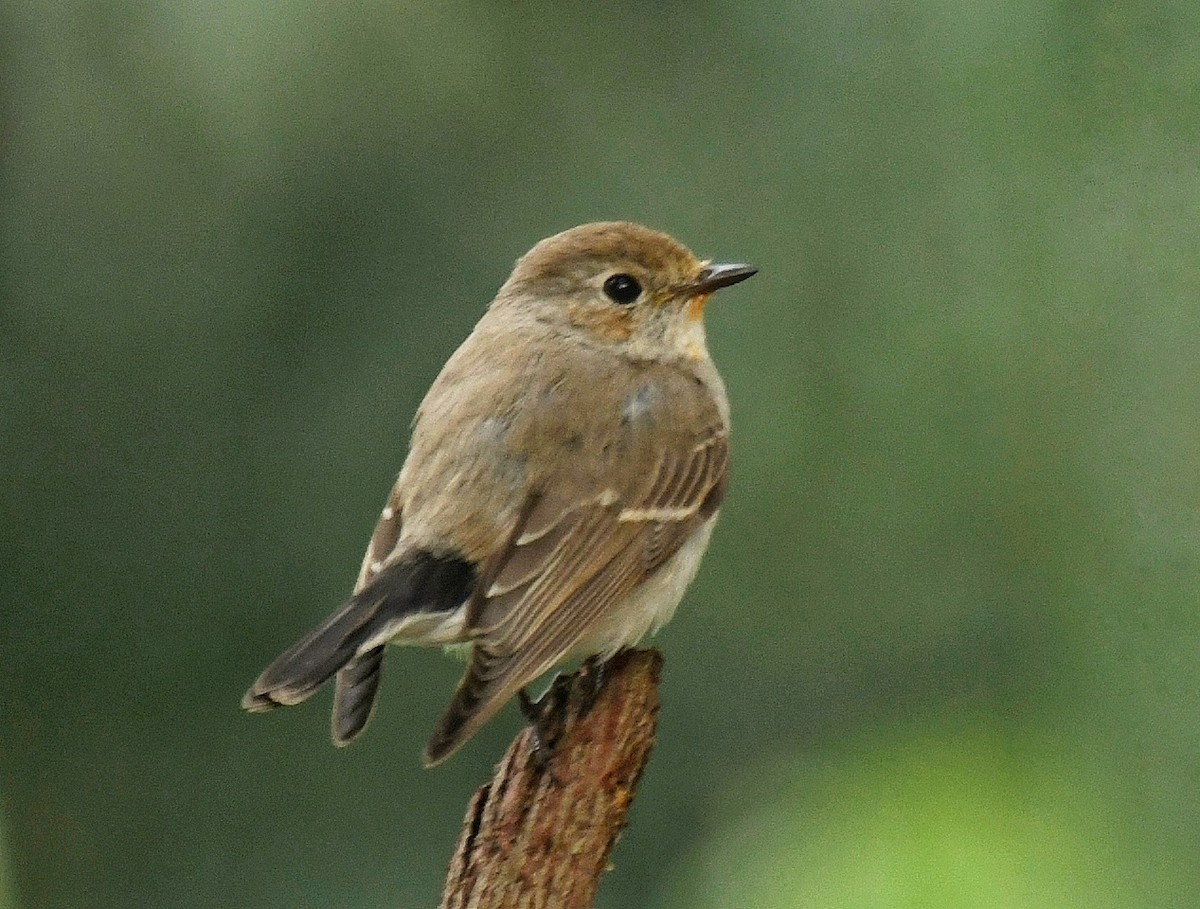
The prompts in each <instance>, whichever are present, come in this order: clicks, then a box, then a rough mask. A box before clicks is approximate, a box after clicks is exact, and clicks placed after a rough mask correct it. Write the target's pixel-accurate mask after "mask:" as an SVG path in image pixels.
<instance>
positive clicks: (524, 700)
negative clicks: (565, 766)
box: [517, 676, 567, 770]
mask: <svg viewBox="0 0 1200 909" xmlns="http://www.w3.org/2000/svg"><path fill="white" fill-rule="evenodd" d="M566 693H567V692H566V685H565V684H564V681H563V679H562V677H561V676H555V678H554V681H553V682H551V683H550V687H549V688H547V689H546V690H545V691H544V692H543V693H542V696H541V697H540V698H538V699H537V700H536V701H535V700H533V699H532V698H531V697H530V696H529V693H528V692H527V691H526V690H525V689H524V688H522V689H520V690H519V691H518V692H517V706H518V707H519V708H520V709H521V716H523V717H525V721H526V722H527V723H529V728H530V730H531V731H532V732H533V759H534V761H535V762H536V763H537V764H538V768H539V769H542V770H544V769H545V767H546V764H547V763H548V762H549V760H550V752H551V751H552V750H553V748H554V744H555V742H557V741H558V738H559V736H560V735H562V727H563V716H562V704H563V699H564V698H565V697H566Z"/></svg>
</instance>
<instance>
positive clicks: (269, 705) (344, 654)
mask: <svg viewBox="0 0 1200 909" xmlns="http://www.w3.org/2000/svg"><path fill="white" fill-rule="evenodd" d="M474 585H475V567H474V566H473V565H472V564H471V563H470V562H467V561H466V560H464V559H461V558H457V557H454V556H445V555H441V556H437V555H433V554H431V553H428V552H424V551H414V552H412V553H409V554H407V555H406V556H404V557H402V558H400V559H398V560H397V561H396V562H394V563H393V564H391V565H389V566H388V567H387V568H385V569H384V570H383V571H382V572H380V574H379V575H378V577H376V578H375V580H373V581H372V582H371V583H370V584H368V585H367V586H366V587H365V588H363V589H362V590H361V591H359V592H358V593H356V594H355V595H354V596H353V597H351V598H350V599H349V600H348V601H347V602H346V603H345V604H344V605H343V606H342V607H341V608H340V609H338V610H337V611H336V612H335V613H334V614H333V615H331V616H330V617H329V618H328V619H326V620H325V621H324V622H322V623H321V624H320V625H318V626H317V627H316V628H315V629H313V630H312V631H311V632H309V633H308V634H307V635H305V636H304V637H303V638H301V639H300V640H299V641H297V642H296V643H295V644H293V645H292V646H291V647H289V648H288V649H287V650H285V651H284V652H283V653H282V654H280V656H279V657H278V658H277V659H276V660H275V661H274V662H273V663H271V665H270V666H268V667H267V668H266V669H264V670H263V673H262V675H260V676H259V677H258V679H257V681H255V683H254V684H253V685H251V686H250V689H249V690H248V691H247V692H246V694H245V697H243V698H242V706H243V707H244V708H246V709H247V710H249V711H252V712H255V713H261V712H264V711H267V710H272V709H274V708H276V707H281V706H289V705H292V704H299V703H301V702H302V701H305V700H307V699H308V698H309V697H310V696H311V695H312V693H313V692H314V691H316V690H317V689H318V688H319V687H321V685H323V684H324V683H325V682H327V681H329V679H330V678H332V677H333V676H334V675H335V674H337V676H338V685H337V694H336V696H335V698H334V714H333V740H334V742H335V743H337V744H339V745H344V744H346V743H348V742H349V741H350V740H351V739H353V738H354V737H355V736H356V735H358V733H359V732H361V731H362V729H363V727H364V726H365V725H366V723H367V720H368V719H370V716H371V708H372V705H373V703H374V700H375V695H376V692H377V691H378V689H379V680H380V668H381V665H382V662H383V646H384V644H385V643H387V641H388V640H390V639H392V638H395V637H401V638H409V639H411V640H412V642H413V643H426V642H427V643H431V644H441V643H447V642H446V641H444V640H441V639H438V638H436V637H433V636H431V631H432V629H434V628H442V627H444V626H445V624H446V620H447V619H449V618H450V617H452V616H453V615H454V614H455V613H457V612H458V611H461V610H462V608H463V604H464V602H465V601H466V599H467V597H468V595H469V594H470V592H471V588H472V587H474Z"/></svg>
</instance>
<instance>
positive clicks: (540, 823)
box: [442, 650, 662, 909]
mask: <svg viewBox="0 0 1200 909" xmlns="http://www.w3.org/2000/svg"><path fill="white" fill-rule="evenodd" d="M661 674H662V656H661V655H660V654H659V653H658V651H656V650H627V651H624V652H622V653H620V654H618V655H617V656H616V657H614V658H613V659H612V660H610V661H609V662H608V663H607V664H605V665H604V667H603V668H602V670H601V671H600V672H599V678H598V677H597V670H596V669H595V668H594V667H593V666H591V665H590V664H585V665H584V667H583V668H581V669H580V670H579V671H578V672H576V673H575V674H573V675H571V676H567V677H565V678H564V677H559V678H557V679H555V681H554V684H553V685H552V686H551V688H550V690H549V691H548V692H547V693H546V695H545V696H544V697H543V699H542V701H540V702H539V710H541V711H542V719H541V721H540V723H539V727H540V728H541V729H542V730H543V732H542V736H543V738H544V739H548V740H549V741H546V742H545V743H544V744H543V746H542V748H541V749H540V750H539V747H538V743H537V736H536V735H535V734H534V731H533V729H532V728H529V727H526V728H525V729H524V730H522V731H521V732H520V734H518V735H517V737H516V739H514V740H513V743H512V745H510V746H509V748H508V752H507V753H506V754H505V755H504V758H503V759H502V760H501V761H500V763H499V765H497V767H496V773H495V776H493V777H492V781H491V782H490V783H485V784H484V785H483V786H481V787H480V789H479V791H478V792H476V793H475V797H474V798H473V799H472V800H471V804H470V806H469V807H468V808H467V816H466V819H465V820H464V821H463V830H462V834H461V835H460V837H459V841H458V847H457V848H456V849H455V851H454V857H453V858H452V859H451V861H450V871H449V873H448V874H447V877H446V889H445V891H444V893H443V895H442V909H516V907H522V909H524V907H539V909H540V907H545V909H588V907H590V906H591V905H592V903H593V901H594V899H595V897H596V888H597V886H598V885H599V883H600V875H601V873H603V872H604V871H605V870H606V868H607V867H608V857H609V854H610V853H611V852H612V848H613V844H614V843H615V842H616V840H617V835H618V834H619V833H620V832H621V828H623V827H624V826H625V822H626V817H627V816H628V814H629V808H630V805H632V804H633V796H634V792H635V790H636V789H637V784H638V780H639V779H640V778H641V775H642V770H643V769H644V768H645V766H646V762H647V760H649V758H650V749H651V748H652V747H653V745H654V731H655V727H656V725H657V721H658V680H659V677H660V676H661Z"/></svg>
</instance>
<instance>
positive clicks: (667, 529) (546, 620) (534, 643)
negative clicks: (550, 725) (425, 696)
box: [425, 420, 729, 764]
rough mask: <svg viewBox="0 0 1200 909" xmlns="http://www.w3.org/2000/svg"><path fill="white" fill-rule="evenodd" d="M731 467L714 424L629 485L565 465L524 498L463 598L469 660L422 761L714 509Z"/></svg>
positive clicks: (558, 650) (565, 650) (480, 718)
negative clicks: (507, 538)
mask: <svg viewBox="0 0 1200 909" xmlns="http://www.w3.org/2000/svg"><path fill="white" fill-rule="evenodd" d="M728 464H729V449H728V433H727V430H726V429H725V426H724V424H723V422H722V421H718V420H714V421H713V424H712V425H711V426H709V427H708V429H707V430H705V431H704V432H702V433H699V434H698V435H696V436H692V437H691V438H690V439H687V440H686V441H685V442H684V444H682V445H680V446H679V450H677V451H665V452H663V453H662V454H661V455H660V456H659V459H658V463H657V465H656V466H655V467H654V469H652V470H650V471H649V472H648V473H646V474H643V475H640V476H638V475H635V476H632V477H630V478H629V480H628V481H627V484H628V486H629V487H630V488H628V489H624V490H623V489H620V488H618V485H619V484H618V483H617V482H615V480H614V482H611V483H608V484H604V483H599V484H598V483H597V480H596V478H595V477H590V478H586V479H585V478H583V477H580V476H578V475H572V474H571V473H570V472H569V470H568V471H563V472H560V473H559V474H557V475H556V476H555V477H553V478H552V480H551V482H549V483H548V484H547V489H546V490H545V491H543V492H541V493H539V494H538V495H536V496H535V497H533V498H531V500H530V502H529V505H528V507H527V509H526V512H525V514H524V516H523V519H522V521H521V522H520V524H519V525H518V527H517V528H516V530H515V532H514V533H513V536H512V540H511V542H510V544H509V546H508V547H507V548H506V549H505V550H504V551H503V552H502V553H500V554H499V555H498V557H497V558H496V559H495V560H494V562H493V564H492V565H489V566H486V567H485V569H484V572H483V573H482V576H481V581H480V583H479V585H478V587H477V588H476V592H475V595H474V597H473V598H472V600H471V602H470V604H469V607H468V619H467V621H468V624H469V626H470V628H471V629H472V637H473V640H474V641H475V646H474V648H473V652H472V657H471V663H470V665H469V667H468V669H467V673H466V675H465V676H464V677H463V680H462V682H461V683H460V685H459V687H458V691H457V692H456V694H455V697H454V700H453V701H452V702H451V704H450V706H449V708H447V710H446V712H445V714H444V715H443V716H442V718H441V720H440V721H439V723H438V726H437V728H436V729H435V731H434V734H433V736H432V738H431V739H430V742H429V744H428V746H427V747H426V751H425V760H426V762H427V763H428V764H434V763H437V762H439V761H441V760H444V759H445V758H446V757H448V756H449V755H450V754H451V753H452V752H453V751H454V750H455V749H456V748H457V747H458V746H459V745H460V744H461V743H462V742H464V741H466V739H467V738H469V737H470V736H471V735H472V734H473V733H474V732H475V731H476V730H477V729H478V728H479V727H480V726H481V725H482V724H483V723H484V722H486V721H487V720H488V719H489V718H490V717H491V716H492V715H493V714H494V713H495V712H496V711H497V710H498V709H499V708H500V707H501V706H502V705H503V704H504V703H505V702H506V701H507V700H508V699H509V698H510V697H512V695H513V694H514V693H515V692H516V691H517V690H518V689H519V688H521V687H522V686H524V685H526V684H528V683H529V682H530V681H532V680H533V679H535V678H537V677H538V676H539V675H541V674H542V673H543V672H545V671H546V670H547V669H549V668H550V667H551V666H553V665H554V664H555V663H557V662H558V661H560V660H561V659H563V658H564V657H565V656H567V655H568V654H569V653H570V652H571V651H572V649H573V648H574V647H575V645H576V644H577V643H579V642H580V641H581V640H584V639H586V638H587V635H588V632H589V631H590V630H591V629H592V628H593V627H594V626H595V624H596V622H597V620H598V619H599V618H600V617H601V616H603V615H605V613H606V612H607V610H609V609H610V608H612V607H613V606H614V605H615V604H618V603H619V602H620V601H621V600H622V599H624V598H625V597H627V596H628V595H629V593H630V592H631V591H632V590H633V589H634V588H635V587H637V586H638V585H639V584H640V583H642V582H643V581H644V580H646V578H647V577H649V576H650V575H651V574H652V573H653V572H654V571H655V570H656V569H658V568H659V567H661V566H662V565H663V564H664V563H665V562H666V561H668V560H669V559H670V558H671V556H673V555H674V554H675V553H676V552H678V550H679V547H680V546H682V545H683V543H684V541H685V540H687V539H688V537H690V536H691V535H692V534H693V533H695V532H696V531H697V530H698V529H699V528H700V527H701V526H702V525H703V524H704V523H705V522H706V521H707V520H708V519H709V518H710V517H711V516H712V515H713V513H714V512H715V511H716V509H717V507H718V506H719V505H720V501H721V497H722V496H723V495H724V489H725V479H726V475H727V472H728ZM612 473H615V471H612ZM610 479H612V478H610ZM598 485H599V486H600V488H597V486H598Z"/></svg>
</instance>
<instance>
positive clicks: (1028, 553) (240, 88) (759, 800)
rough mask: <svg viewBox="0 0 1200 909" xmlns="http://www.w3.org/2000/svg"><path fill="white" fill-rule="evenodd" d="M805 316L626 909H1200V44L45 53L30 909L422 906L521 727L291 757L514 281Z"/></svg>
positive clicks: (145, 9) (20, 69)
mask: <svg viewBox="0 0 1200 909" xmlns="http://www.w3.org/2000/svg"><path fill="white" fill-rule="evenodd" d="M612 217H621V218H632V219H636V220H640V221H644V222H646V223H648V224H650V225H652V226H655V227H658V228H661V229H665V230H668V231H670V232H672V233H674V234H676V235H677V236H679V237H680V238H681V239H682V240H684V242H686V243H688V244H689V245H691V246H692V247H693V248H694V249H696V250H697V252H699V253H701V254H703V255H710V256H717V257H721V258H726V259H734V260H740V259H745V260H749V261H752V262H754V263H756V264H757V265H759V266H760V268H761V274H760V275H759V276H758V277H756V278H755V279H754V280H753V281H752V282H750V283H748V284H746V285H745V286H744V287H742V288H738V290H737V291H731V292H729V295H728V297H723V298H722V299H720V300H718V301H717V302H716V303H715V305H713V306H712V307H710V309H709V336H710V345H711V348H712V350H713V353H714V356H715V357H716V359H717V361H718V363H719V364H720V366H721V368H722V371H723V372H724V375H725V377H726V380H727V383H728V386H729V392H730V397H731V399H732V403H733V413H734V421H735V438H734V443H735V451H734V455H735V474H734V479H733V483H732V487H731V490H730V493H729V496H728V499H727V505H726V507H725V510H724V516H723V518H722V524H721V526H720V527H719V529H718V532H717V535H716V538H715V540H714V544H713V548H712V550H711V552H710V556H709V558H708V559H707V561H706V564H705V567H704V569H703V570H702V572H701V574H700V577H699V579H698V581H697V583H696V584H695V586H694V587H693V588H692V591H691V593H690V594H689V596H688V598H687V600H686V602H685V604H684V606H683V607H682V608H681V609H680V611H679V613H678V614H677V616H676V619H675V621H674V622H673V623H672V625H671V626H670V627H669V628H668V629H667V630H666V631H665V632H664V633H663V634H662V635H661V637H660V638H659V641H658V643H659V644H660V645H661V646H662V648H663V649H664V651H665V654H666V660H667V664H666V676H665V679H664V682H663V692H662V695H663V702H664V709H663V713H662V722H661V727H660V738H659V745H658V748H657V750H656V752H655V755H654V758H653V760H652V762H651V765H650V768H649V771H648V773H647V775H646V778H645V782H644V785H643V787H642V791H641V793H640V796H639V798H638V801H637V803H636V804H635V806H634V811H633V815H632V822H631V826H630V827H629V829H628V830H627V831H626V834H625V835H624V837H623V839H622V842H621V843H620V846H619V848H618V850H617V852H616V854H615V857H614V860H615V865H616V871H615V873H613V874H611V875H609V876H608V878H607V879H606V881H605V883H604V884H603V886H602V893H601V899H600V904H601V905H602V906H603V907H608V909H612V907H635V906H636V907H657V909H683V907H701V909H705V907H714V909H715V907H718V906H721V907H725V906H754V907H766V909H772V907H800V906H803V907H847V906H856V907H857V906H867V907H896V906H899V907H976V906H978V907H1021V909H1023V907H1073V906H1081V907H1085V906H1086V907H1155V909H1158V907H1185V906H1197V905H1200V896H1198V894H1200V862H1197V856H1198V855H1200V696H1198V690H1200V685H1198V677H1200V613H1198V610H1197V608H1196V606H1197V593H1198V591H1200V6H1198V5H1197V4H1195V3H1194V2H1190V0H1188V2H1183V0H1179V2H1150V3H1141V4H1134V3H1122V2H1105V0H1100V2H1093V3H1082V2H1075V3H1072V2H1059V3H1046V2H1034V0H1013V2H965V3H953V2H947V0H906V2H904V0H902V2H896V3H867V4H844V3H838V2H830V0H816V2H812V3H804V4H801V3H791V4H772V3H766V2H761V0H754V2H746V3H717V2H709V3H697V4H689V3H682V2H677V3H666V4H650V3H632V2H626V3H617V4H604V5H602V6H601V5H597V4H582V3H557V4H555V3H539V4H529V5H521V4H511V3H483V2H460V0H436V2H435V0H414V2H407V3H365V4H343V3H336V2H332V0H324V2H321V0H291V2H282V3H280V2H270V3H269V2H264V0H217V2H211V3H202V4H184V3H172V2H166V0H158V2H150V0H144V2H121V3H115V2H112V3H106V2H86V3H71V2H65V0H37V2H34V0H25V2H14V0H8V2H5V3H3V5H0V470H2V474H3V475H2V480H0V520H2V521H3V533H2V534H0V610H2V613H0V614H2V616H3V626H2V627H3V634H2V635H0V808H2V811H3V818H2V821H0V853H2V854H0V907H3V909H9V907H21V909H32V907H75V906H79V907H83V906H86V907H94V906H172V907H210V906H214V905H218V906H236V907H285V906H286V907H354V909H365V907H410V906H411V907H417V906H430V905H432V904H434V903H435V902H436V899H437V896H438V893H439V891H440V884H441V879H442V875H443V873H444V869H445V866H446V863H447V861H448V858H449V855H450V851H451V848H452V846H453V843H454V839H455V835H456V832H457V828H458V825H459V823H460V820H461V818H462V815H463V812H464V810H465V806H466V803H467V800H468V798H469V796H470V794H471V793H472V791H473V790H474V788H475V787H476V785H478V784H479V783H480V782H481V781H482V780H483V779H485V778H486V777H487V776H488V774H489V772H490V768H491V767H492V764H493V762H494V761H495V760H496V759H497V758H498V756H499V755H500V754H501V752H502V749H503V748H504V746H505V744H506V743H507V741H508V740H509V738H510V737H511V735H512V733H513V731H514V730H515V729H516V728H517V726H518V724H519V719H518V717H517V716H516V712H515V711H514V710H512V709H507V710H506V711H505V713H503V714H502V715H501V716H500V717H499V718H498V719H497V720H496V721H494V722H493V723H492V724H491V725H490V726H489V727H488V728H487V730H486V731H485V732H484V733H483V734H482V735H480V736H479V737H478V739H476V740H474V741H473V742H472V743H471V744H470V746H469V747H468V748H466V749H465V750H464V751H463V752H462V753H460V754H459V755H457V756H456V757H455V759H454V760H453V761H451V762H450V763H449V764H448V765H445V766H444V767H441V768H439V769H437V770H436V771H432V772H427V771H424V770H422V769H421V766H420V761H419V758H418V753H419V750H420V747H421V745H422V744H423V742H424V740H425V738H426V736H427V734H428V732H429V730H430V728H431V726H432V723H433V721H434V719H435V718H436V716H437V714H438V712H439V710H440V709H441V707H442V706H443V704H444V703H445V701H446V700H447V698H448V696H449V694H450V692H451V690H452V688H453V686H454V683H455V681H456V678H457V675H458V672H459V666H457V665H455V664H454V663H453V662H451V661H448V660H445V659H444V658H443V657H442V656H441V655H440V654H438V653H433V652H406V653H399V654H397V655H395V656H394V657H393V658H392V659H391V660H390V661H389V665H388V672H387V676H388V677H387V680H386V682H385V684H384V689H385V690H384V696H383V698H382V705H381V708H380V710H379V712H378V715H377V716H376V719H375V722H374V724H373V726H372V728H371V729H370V731H369V733H368V734H367V735H366V736H365V737H364V738H363V740H362V741H361V742H359V743H358V744H356V746H355V747H353V748H350V749H347V750H345V751H337V750H335V749H333V748H332V747H330V745H329V742H328V733H327V723H328V718H327V704H328V699H327V696H325V697H318V698H316V699H315V703H312V704H310V705H308V706H307V707H306V708H305V709H297V710H293V711H285V712H282V713H279V714H276V715H272V716H270V717H265V718H264V717H250V716H247V715H244V714H243V713H242V712H241V711H240V710H239V709H238V700H239V698H240V697H241V694H242V691H243V690H244V688H245V686H246V685H247V684H248V683H249V682H250V681H251V680H252V679H253V678H254V676H255V675H256V674H257V673H258V671H259V670H260V669H261V668H262V666H263V665H264V664H265V662H266V661H267V660H268V659H269V658H271V657H272V656H274V655H275V654H276V653H277V652H278V651H279V650H280V649H281V648H282V647H283V646H285V645H286V644H288V643H290V642H291V641H292V640H293V638H294V637H295V636H296V635H297V634H299V633H300V632H301V631H303V630H306V629H307V627H308V626H310V625H311V624H312V623H313V622H314V621H315V620H316V619H318V618H319V617H321V616H323V615H324V614H325V613H326V612H327V611H328V610H329V609H330V608H331V606H332V605H333V604H335V603H336V602H337V601H338V599H339V598H340V597H341V596H343V595H344V594H345V592H346V591H347V589H348V588H349V586H350V584H351V583H352V580H353V578H354V575H355V573H356V571H357V567H358V562H359V558H360V556H361V552H362V549H363V547H364V545H365V542H366V539H367V536H368V534H369V533H370V530H371V528H372V526H373V522H374V521H375V518H376V516H377V514H378V510H379V507H380V506H381V504H382V501H383V497H384V495H385V494H386V491H387V489H388V487H389V485H390V483H391V481H392V478H393V476H394V474H395V472H396V470H397V469H398V468H399V466H400V463H401V460H402V458H403V454H404V449H405V444H406V440H407V431H408V422H409V419H410V418H411V415H412V413H413V410H414V408H415V407H416V405H417V402H418V401H419V399H420V396H421V394H422V393H423V391H424V390H425V388H426V387H427V386H428V384H429V382H430V381H431V380H432V378H433V377H434V375H435V374H436V372H437V370H438V368H439V366H440V365H441V363H442V362H443V361H444V359H445V358H446V357H447V356H448V354H449V353H450V351H451V350H453V349H454V347H455V346H456V344H457V343H458V342H459V341H460V340H461V339H462V338H463V337H464V336H465V334H466V333H467V331H468V330H469V329H470V327H471V325H472V324H473V323H474V321H475V320H476V318H478V316H479V315H480V313H481V312H482V309H483V306H484V305H485V303H486V301H487V300H488V299H490V297H491V294H492V293H493V292H494V290H495V288H496V287H497V286H498V285H499V283H500V281H501V280H502V279H503V278H504V277H505V275H506V274H507V273H508V269H509V267H510V265H511V263H512V260H513V259H514V258H515V257H516V256H518V255H519V254H520V253H522V252H524V251H525V250H526V249H527V248H528V247H529V246H530V245H532V243H533V242H534V241H536V240H538V239H539V238H541V237H543V236H545V235H547V234H549V233H553V232H555V231H557V230H560V229H562V228H565V227H568V226H570V225H572V224H576V223H579V222H583V221H588V220H595V219H600V218H612Z"/></svg>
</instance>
